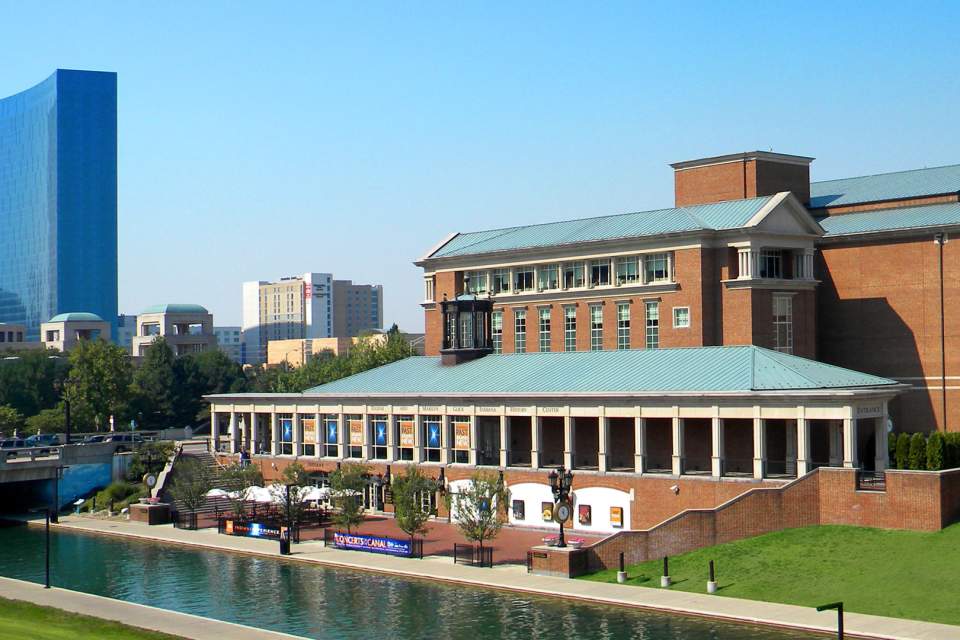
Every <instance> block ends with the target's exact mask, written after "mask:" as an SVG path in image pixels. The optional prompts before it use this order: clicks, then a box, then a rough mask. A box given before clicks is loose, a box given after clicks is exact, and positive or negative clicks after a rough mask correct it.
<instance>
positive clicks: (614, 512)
mask: <svg viewBox="0 0 960 640" xmlns="http://www.w3.org/2000/svg"><path fill="white" fill-rule="evenodd" d="M610 526H611V527H615V528H617V529H623V507H610Z"/></svg>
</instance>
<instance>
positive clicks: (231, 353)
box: [213, 326, 244, 362]
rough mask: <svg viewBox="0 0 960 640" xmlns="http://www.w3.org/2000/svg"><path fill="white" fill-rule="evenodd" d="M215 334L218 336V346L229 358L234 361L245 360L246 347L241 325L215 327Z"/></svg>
mask: <svg viewBox="0 0 960 640" xmlns="http://www.w3.org/2000/svg"><path fill="white" fill-rule="evenodd" d="M213 335H215V336H216V337H217V346H218V347H220V351H223V352H224V353H225V354H227V357H228V358H230V359H231V360H233V361H234V362H242V361H243V351H244V349H243V341H242V340H241V338H240V335H241V329H240V327H239V326H232V327H214V328H213Z"/></svg>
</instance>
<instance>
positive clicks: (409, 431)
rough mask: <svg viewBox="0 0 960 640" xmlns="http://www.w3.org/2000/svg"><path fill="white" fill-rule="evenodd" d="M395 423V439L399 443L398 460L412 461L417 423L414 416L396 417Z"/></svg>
mask: <svg viewBox="0 0 960 640" xmlns="http://www.w3.org/2000/svg"><path fill="white" fill-rule="evenodd" d="M395 422H396V425H395V426H394V432H393V434H394V435H393V437H394V442H396V443H397V456H398V457H397V459H398V460H406V461H412V460H413V448H414V447H415V446H416V439H415V435H414V434H415V433H416V424H417V421H416V420H414V419H413V416H396V419H395Z"/></svg>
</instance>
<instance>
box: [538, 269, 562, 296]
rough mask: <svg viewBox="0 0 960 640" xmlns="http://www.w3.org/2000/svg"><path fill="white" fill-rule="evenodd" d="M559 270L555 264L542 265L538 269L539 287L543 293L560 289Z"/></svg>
mask: <svg viewBox="0 0 960 640" xmlns="http://www.w3.org/2000/svg"><path fill="white" fill-rule="evenodd" d="M558 272H559V268H558V267H557V265H555V264H545V265H541V266H540V267H539V268H538V269H537V278H538V281H539V284H538V286H539V287H540V290H541V291H550V290H551V289H559V288H560V277H559V275H558Z"/></svg>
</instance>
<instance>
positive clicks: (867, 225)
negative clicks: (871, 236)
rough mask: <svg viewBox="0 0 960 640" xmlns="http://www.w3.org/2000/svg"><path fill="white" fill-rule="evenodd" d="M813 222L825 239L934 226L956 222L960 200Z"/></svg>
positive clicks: (847, 214) (851, 214) (958, 215)
mask: <svg viewBox="0 0 960 640" xmlns="http://www.w3.org/2000/svg"><path fill="white" fill-rule="evenodd" d="M817 221H818V222H819V223H820V226H821V227H823V228H824V230H825V231H826V232H827V233H826V234H825V235H824V237H825V238H830V237H835V236H845V235H853V234H858V233H879V232H881V231H900V230H904V229H925V228H933V229H935V228H938V227H943V226H948V225H956V224H960V202H949V203H946V204H931V205H926V206H923V207H900V208H897V209H882V210H879V211H865V212H863V213H844V214H841V215H836V216H828V217H826V218H819V219H818V220H817Z"/></svg>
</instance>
